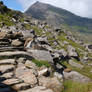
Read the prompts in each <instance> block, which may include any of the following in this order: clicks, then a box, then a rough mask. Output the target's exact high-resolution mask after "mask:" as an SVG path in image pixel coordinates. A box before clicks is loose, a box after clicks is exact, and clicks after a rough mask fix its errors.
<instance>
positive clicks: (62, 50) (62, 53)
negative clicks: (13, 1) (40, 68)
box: [58, 49, 67, 57]
mask: <svg viewBox="0 0 92 92" xmlns="http://www.w3.org/2000/svg"><path fill="white" fill-rule="evenodd" d="M58 53H59V54H60V55H63V56H64V57H66V56H67V52H66V51H65V50H64V49H61V50H59V51H58Z"/></svg>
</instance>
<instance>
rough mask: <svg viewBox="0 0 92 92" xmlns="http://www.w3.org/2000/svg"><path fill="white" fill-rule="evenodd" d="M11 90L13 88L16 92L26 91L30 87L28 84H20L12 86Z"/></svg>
mask: <svg viewBox="0 0 92 92" xmlns="http://www.w3.org/2000/svg"><path fill="white" fill-rule="evenodd" d="M12 88H14V89H16V90H27V89H30V88H31V86H30V84H27V83H20V84H16V85H14V86H12Z"/></svg>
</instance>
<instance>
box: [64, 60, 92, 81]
mask: <svg viewBox="0 0 92 92" xmlns="http://www.w3.org/2000/svg"><path fill="white" fill-rule="evenodd" d="M76 62H77V61H76ZM62 64H63V65H65V66H66V67H67V68H70V69H72V70H73V71H77V72H79V73H80V74H82V75H84V76H87V77H89V78H90V79H92V73H91V72H90V71H91V70H92V67H91V66H88V65H84V67H83V68H82V69H79V68H76V67H72V66H71V65H70V64H68V63H67V62H66V61H63V62H62Z"/></svg>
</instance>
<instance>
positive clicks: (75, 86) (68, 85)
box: [62, 80, 92, 92]
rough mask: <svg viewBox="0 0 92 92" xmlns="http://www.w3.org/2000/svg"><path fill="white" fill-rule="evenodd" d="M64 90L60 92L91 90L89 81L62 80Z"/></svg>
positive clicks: (91, 85) (87, 91) (85, 91)
mask: <svg viewBox="0 0 92 92" xmlns="http://www.w3.org/2000/svg"><path fill="white" fill-rule="evenodd" d="M63 85H64V90H63V91H62V92H91V91H92V84H91V83H79V82H73V81H71V80H66V81H65V82H64V84H63Z"/></svg>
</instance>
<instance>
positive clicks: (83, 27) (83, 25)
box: [25, 2, 92, 42]
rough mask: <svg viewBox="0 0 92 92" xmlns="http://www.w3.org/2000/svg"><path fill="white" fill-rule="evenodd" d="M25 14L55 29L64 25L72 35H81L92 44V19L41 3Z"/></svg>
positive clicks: (34, 5) (30, 8)
mask: <svg viewBox="0 0 92 92" xmlns="http://www.w3.org/2000/svg"><path fill="white" fill-rule="evenodd" d="M25 13H26V14H28V15H31V16H32V17H33V18H36V19H39V20H42V21H44V20H45V21H47V23H48V24H50V25H53V26H56V27H60V26H61V25H64V26H65V27H66V28H69V30H70V31H73V32H74V33H75V32H76V33H77V32H78V33H79V34H80V33H81V36H82V35H83V36H82V37H83V38H84V39H85V38H87V37H88V38H87V40H90V41H91V42H92V40H91V34H92V26H91V25H92V19H88V18H83V17H80V16H76V15H74V14H73V13H71V12H69V11H67V10H64V9H61V8H57V7H55V6H52V5H49V4H44V3H41V2H36V3H35V4H33V5H32V6H31V7H29V8H28V10H27V11H26V12H25ZM81 36H80V37H81Z"/></svg>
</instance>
